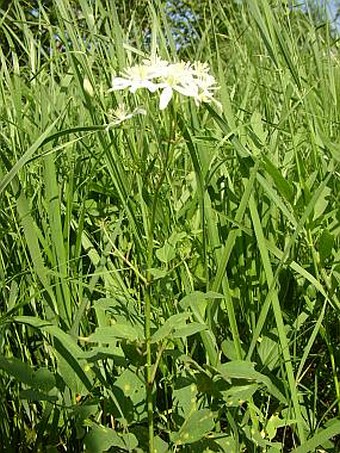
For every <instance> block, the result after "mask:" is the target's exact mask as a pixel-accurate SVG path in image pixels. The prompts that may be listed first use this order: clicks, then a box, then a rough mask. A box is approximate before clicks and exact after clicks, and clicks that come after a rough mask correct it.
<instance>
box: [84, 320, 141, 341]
mask: <svg viewBox="0 0 340 453" xmlns="http://www.w3.org/2000/svg"><path fill="white" fill-rule="evenodd" d="M143 337H144V335H143V331H142V329H141V328H140V327H139V326H133V325H131V324H128V323H126V324H124V323H121V322H117V323H116V324H112V325H111V326H109V327H98V328H97V329H96V330H95V332H94V333H93V334H92V335H90V336H89V337H88V341H90V342H92V343H104V344H110V343H116V342H117V340H128V341H141V340H143Z"/></svg>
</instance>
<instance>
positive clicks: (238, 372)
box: [217, 360, 286, 403]
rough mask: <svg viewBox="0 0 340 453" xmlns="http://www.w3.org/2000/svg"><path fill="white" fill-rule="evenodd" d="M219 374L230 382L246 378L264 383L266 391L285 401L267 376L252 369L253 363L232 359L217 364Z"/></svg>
mask: <svg viewBox="0 0 340 453" xmlns="http://www.w3.org/2000/svg"><path fill="white" fill-rule="evenodd" d="M217 370H218V371H219V372H220V373H221V376H222V377H223V378H224V379H225V380H226V381H227V382H230V380H231V379H246V380H248V381H255V382H259V383H262V384H264V385H265V386H266V387H267V389H268V391H269V392H270V393H271V394H272V395H273V396H275V398H277V399H278V400H279V401H281V402H284V403H286V398H285V397H284V395H283V394H282V393H281V392H280V391H279V390H278V388H277V387H275V385H274V384H273V383H272V381H271V380H270V379H269V377H268V376H265V375H264V374H261V373H259V372H258V371H256V370H255V369H254V364H253V363H252V362H248V361H246V360H232V361H231V362H227V363H223V364H222V365H218V366H217Z"/></svg>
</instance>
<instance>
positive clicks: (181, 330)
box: [173, 322, 208, 338]
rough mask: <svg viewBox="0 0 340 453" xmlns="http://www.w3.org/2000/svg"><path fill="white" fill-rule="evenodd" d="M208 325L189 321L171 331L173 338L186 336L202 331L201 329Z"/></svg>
mask: <svg viewBox="0 0 340 453" xmlns="http://www.w3.org/2000/svg"><path fill="white" fill-rule="evenodd" d="M207 329H208V327H207V326H206V325H205V324H201V323H200V322H190V323H189V324H186V325H185V326H183V327H178V328H177V329H175V331H174V333H173V337H174V338H186V337H190V336H191V335H195V333H198V332H202V331H203V330H207Z"/></svg>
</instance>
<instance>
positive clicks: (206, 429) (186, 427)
mask: <svg viewBox="0 0 340 453" xmlns="http://www.w3.org/2000/svg"><path fill="white" fill-rule="evenodd" d="M214 426H215V422H214V418H213V413H212V412H211V410H210V409H201V410H198V411H196V412H194V413H193V414H191V415H190V416H189V417H188V418H187V419H186V420H185V422H184V423H183V425H182V426H181V428H180V430H179V432H178V433H176V434H175V435H174V436H173V438H172V441H173V442H174V443H175V444H176V445H185V444H191V443H193V442H197V441H199V440H201V439H202V438H203V437H205V436H206V435H207V434H208V433H210V432H211V431H212V430H213V429H214Z"/></svg>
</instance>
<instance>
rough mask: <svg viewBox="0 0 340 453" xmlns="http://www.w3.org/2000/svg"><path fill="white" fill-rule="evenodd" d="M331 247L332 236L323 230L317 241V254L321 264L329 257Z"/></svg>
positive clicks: (332, 242)
mask: <svg viewBox="0 0 340 453" xmlns="http://www.w3.org/2000/svg"><path fill="white" fill-rule="evenodd" d="M333 245H334V236H333V235H332V234H331V233H330V232H329V231H328V230H323V232H322V234H321V236H320V239H319V254H320V261H321V264H324V262H325V260H326V259H327V258H329V256H330V255H331V253H332V249H333Z"/></svg>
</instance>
